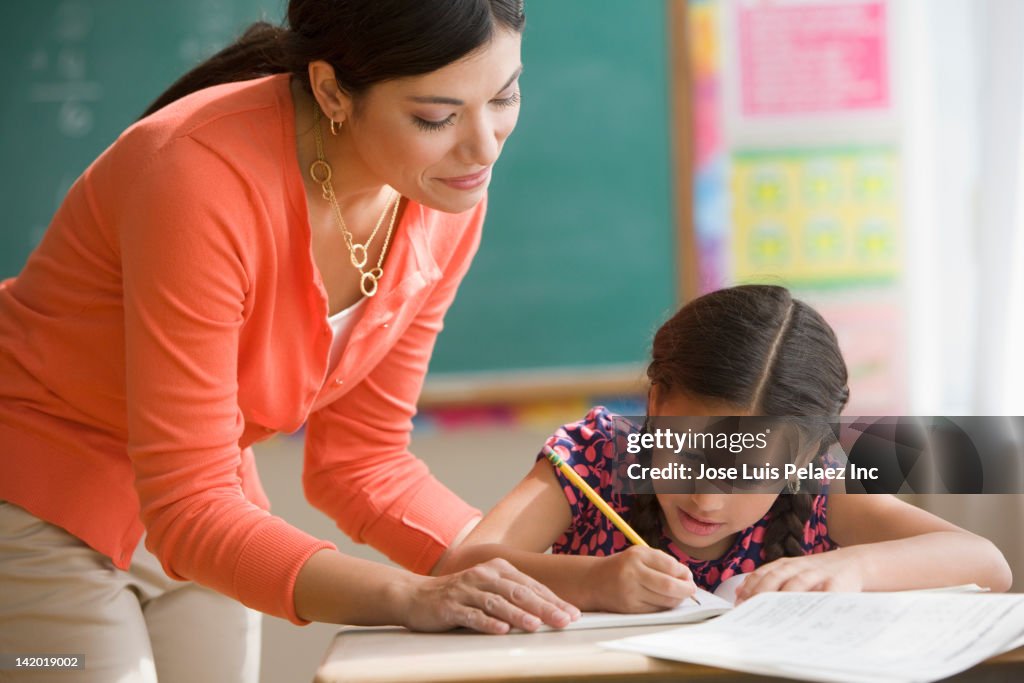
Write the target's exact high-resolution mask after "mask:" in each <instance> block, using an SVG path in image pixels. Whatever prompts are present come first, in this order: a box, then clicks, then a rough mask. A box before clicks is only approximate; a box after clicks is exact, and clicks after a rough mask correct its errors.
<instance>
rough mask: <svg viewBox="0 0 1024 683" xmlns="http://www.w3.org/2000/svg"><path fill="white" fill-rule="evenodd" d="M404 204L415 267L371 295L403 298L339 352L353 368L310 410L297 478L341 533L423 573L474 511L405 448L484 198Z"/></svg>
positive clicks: (473, 248)
mask: <svg viewBox="0 0 1024 683" xmlns="http://www.w3.org/2000/svg"><path fill="white" fill-rule="evenodd" d="M406 211H415V212H417V214H418V215H417V216H415V217H413V218H412V221H423V222H424V223H425V224H424V225H419V226H417V228H416V234H415V235H414V234H412V231H411V230H410V231H409V232H408V233H407V234H405V235H404V237H406V240H407V241H406V242H405V243H404V244H403V245H402V246H403V248H404V249H406V250H407V255H406V258H407V259H413V260H414V261H415V263H416V264H418V266H417V267H418V268H419V270H414V269H413V270H411V272H409V273H405V274H404V278H403V280H402V282H401V283H399V286H400V288H399V290H398V291H395V292H388V291H384V292H382V293H381V294H379V295H378V296H384V297H389V300H394V299H395V298H402V299H403V303H402V304H401V305H400V307H399V308H398V309H397V310H394V311H392V313H393V315H391V316H390V317H388V318H386V319H384V318H381V320H380V323H379V324H378V325H376V326H375V329H372V330H371V331H370V332H369V333H368V334H367V335H365V336H363V337H362V338H361V339H358V340H357V339H355V338H353V340H352V341H350V342H349V344H350V345H349V347H348V348H346V354H350V355H351V354H358V359H359V360H358V361H357V362H356V363H355V364H354V365H357V366H359V367H358V368H353V372H355V373H357V374H356V375H354V376H346V377H344V378H342V379H343V381H344V385H343V386H344V387H345V388H348V387H349V386H351V389H349V390H348V391H347V392H342V393H341V394H340V395H339V396H338V397H337V398H335V399H334V400H333V401H331V402H330V403H328V404H327V405H325V406H323V407H321V408H319V409H317V410H315V411H314V412H313V413H312V414H311V415H310V418H309V421H308V423H307V428H306V453H305V465H304V468H303V479H302V481H303V486H304V488H305V493H306V497H307V498H308V499H309V501H310V502H311V503H312V504H313V505H314V506H315V507H317V508H318V509H320V510H321V511H323V512H324V513H325V514H327V515H328V516H329V517H330V518H331V519H333V520H335V522H336V523H337V525H338V527H339V528H340V529H341V530H342V531H344V532H345V534H346V535H348V536H349V537H351V538H353V539H354V540H356V541H358V542H360V543H367V544H369V545H372V546H373V547H374V548H376V549H378V550H380V551H381V552H383V553H384V554H386V555H387V556H388V557H389V558H390V559H391V560H393V561H394V562H396V563H397V564H400V565H401V566H403V567H405V568H407V569H409V570H411V571H414V572H417V573H420V574H426V573H429V572H430V571H431V570H432V568H433V567H434V565H435V564H437V562H438V560H439V559H440V557H441V555H442V554H443V553H444V552H445V550H446V549H447V548H448V547H449V546H450V545H452V544H453V543H454V542H455V540H456V538H457V536H458V535H459V533H460V532H461V531H462V530H463V529H464V528H465V527H466V525H467V524H469V523H471V522H472V521H473V520H475V519H478V518H479V517H480V512H479V511H478V510H476V509H474V508H473V507H471V506H470V505H468V504H466V503H465V502H464V501H463V500H462V499H461V498H459V497H458V496H457V495H456V494H455V493H453V492H452V491H450V490H449V489H448V488H447V487H445V486H444V485H443V484H442V483H441V482H440V481H438V480H437V479H436V478H435V477H434V476H433V475H432V474H431V473H430V471H429V469H428V468H427V466H426V464H425V463H423V462H422V461H421V460H420V459H418V458H417V457H416V456H415V455H414V454H413V453H412V452H410V448H409V447H410V438H411V432H412V417H413V415H414V414H415V412H416V403H417V401H418V399H419V395H420V391H421V389H422V386H423V379H424V376H425V375H426V371H427V366H428V363H429V361H430V356H431V353H432V351H433V348H434V342H435V339H436V337H437V335H438V333H439V332H440V330H441V328H442V325H443V320H444V316H445V313H446V311H447V310H448V308H449V306H450V305H451V303H452V300H453V299H454V298H455V295H456V292H457V291H458V287H459V284H460V282H461V281H462V278H463V276H464V275H465V273H466V271H467V270H468V268H469V266H470V263H471V262H472V259H473V255H474V253H475V252H476V249H477V246H478V244H479V240H480V232H481V224H482V222H483V218H484V213H485V203H484V202H481V203H480V205H479V206H478V207H477V208H476V209H474V210H473V211H471V212H467V213H466V214H458V215H448V214H441V213H439V212H430V211H426V210H424V211H423V212H422V213H421V211H420V208H419V207H418V206H417V205H415V204H412V203H410V204H409V205H408V206H407V208H406ZM403 222H406V221H405V219H404V218H403ZM410 227H411V226H410ZM426 241H429V245H428V244H426V243H424V242H426ZM428 247H429V249H428ZM396 248H397V247H396ZM420 253H427V257H423V256H419V255H418V254H420ZM394 255H395V252H392V256H394ZM431 259H432V260H431ZM425 261H429V264H425V263H424V262H425ZM435 262H436V265H434V263H435ZM438 267H440V268H441V270H442V271H443V272H441V273H438V272H437V268H438ZM389 273H391V271H389ZM392 274H393V275H394V276H395V277H398V276H399V275H400V273H397V272H394V273H392ZM437 277H440V280H437V281H436V282H429V279H430V278H437ZM410 318H411V319H410ZM360 324H367V321H366V320H365V319H364V320H362V321H360ZM388 346H390V348H387V347H388ZM352 358H356V356H352ZM367 367H369V368H371V369H369V370H368V374H365V375H363V376H359V374H358V373H359V372H360V370H361V371H362V372H363V373H366V372H367ZM338 390H339V391H340V388H339V389H338ZM328 391H330V389H328Z"/></svg>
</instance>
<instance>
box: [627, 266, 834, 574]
mask: <svg viewBox="0 0 1024 683" xmlns="http://www.w3.org/2000/svg"><path fill="white" fill-rule="evenodd" d="M647 377H648V379H650V381H651V384H652V385H657V386H658V387H659V391H661V392H662V394H663V395H668V394H671V393H672V392H682V393H685V394H688V395H690V396H693V397H697V398H701V399H707V400H714V401H717V402H721V403H726V404H728V405H731V406H735V407H736V408H737V409H738V410H742V411H743V412H748V413H750V414H754V415H766V416H827V417H833V416H836V415H838V414H839V413H840V412H842V410H843V408H844V407H845V406H846V403H847V401H848V400H849V396H850V390H849V387H848V386H847V371H846V363H845V362H844V361H843V357H842V354H841V353H840V350H839V344H838V342H837V341H836V336H835V333H834V332H833V331H832V328H831V327H829V325H828V323H826V322H825V320H824V318H822V317H821V315H820V314H819V313H818V312H817V311H815V310H814V309H813V308H811V307H810V306H808V305H807V304H805V303H804V302H802V301H800V300H798V299H794V298H793V297H792V296H791V295H790V293H789V291H788V290H787V289H785V288H784V287H778V286H774V285H741V286H738V287H730V288H727V289H721V290H718V291H715V292H711V293H710V294H705V295H704V296H702V297H699V298H697V299H694V300H693V301H691V302H690V303H688V304H687V305H685V306H684V307H683V308H682V309H680V310H679V312H677V313H676V314H675V315H674V316H672V317H671V318H670V319H669V320H668V321H667V322H666V323H665V324H664V325H662V326H661V328H659V329H658V331H657V333H656V334H655V335H654V343H653V348H652V353H651V363H650V365H648V367H647ZM801 429H802V430H804V431H805V432H806V433H805V434H803V435H802V436H804V437H806V438H807V439H808V440H809V441H810V443H812V444H814V446H815V450H814V452H815V456H814V457H815V458H818V457H821V456H822V455H823V454H824V453H825V452H826V451H827V450H828V447H829V445H830V444H831V432H830V430H829V427H828V425H827V424H821V425H820V426H809V425H802V426H801ZM812 503H813V495H812V494H810V493H806V492H803V493H800V492H797V493H789V494H786V495H780V496H778V497H777V498H776V500H775V502H774V504H773V505H772V507H771V509H770V511H769V513H770V521H769V523H768V526H767V528H766V529H765V540H764V552H765V559H766V560H767V561H768V562H771V561H772V560H775V559H778V558H780V557H793V556H798V555H802V554H803V549H802V546H801V541H802V540H803V531H804V526H805V525H806V523H807V520H808V519H809V518H810V514H811V506H812ZM661 517H662V513H661V506H660V505H659V504H658V501H657V497H656V496H655V495H654V494H640V495H637V496H636V499H635V501H634V505H633V507H632V510H631V514H630V524H631V525H632V526H633V528H634V529H636V531H637V533H638V534H640V535H641V536H642V537H643V538H644V540H645V541H647V542H648V543H650V544H651V545H653V546H658V545H659V544H660V537H661V525H662V520H661Z"/></svg>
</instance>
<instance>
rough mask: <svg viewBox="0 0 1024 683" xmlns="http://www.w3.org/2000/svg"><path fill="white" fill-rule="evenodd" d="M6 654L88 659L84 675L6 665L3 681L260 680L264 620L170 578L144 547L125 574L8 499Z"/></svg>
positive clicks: (1, 572)
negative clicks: (261, 638) (16, 667)
mask: <svg viewBox="0 0 1024 683" xmlns="http://www.w3.org/2000/svg"><path fill="white" fill-rule="evenodd" d="M0 654H4V655H32V654H37V655H38V654H45V655H83V656H84V667H83V668H82V669H77V670H53V669H50V670H40V671H34V672H33V671H27V670H24V669H12V668H10V667H7V668H5V669H3V670H0V681H60V682H61V683H63V682H68V683H72V682H74V683H79V682H81V683H93V682H96V683H99V682H103V683H108V682H117V683H142V682H145V683H156V682H157V681H159V683H185V682H186V681H187V682H194V683H202V682H204V681H238V682H240V683H241V682H245V683H256V681H257V680H258V679H259V660H260V614H259V613H258V612H255V611H253V610H250V609H248V608H247V607H245V606H244V605H242V604H241V603H239V602H236V601H234V600H232V599H231V598H228V597H226V596H223V595H221V594H219V593H217V592H215V591H212V590H210V589H208V588H204V587H202V586H200V585H198V584H195V583H192V582H181V581H174V580H172V579H170V578H169V577H168V576H167V575H166V574H165V573H164V572H163V569H161V567H160V563H159V561H157V559H156V558H155V557H154V556H153V555H152V554H151V553H150V552H149V551H147V550H146V549H145V547H143V544H142V543H140V544H139V548H138V549H137V550H136V551H135V555H134V557H133V558H132V564H131V567H130V568H129V570H128V571H121V570H120V569H117V568H115V567H114V566H113V564H112V563H111V561H110V559H109V558H107V557H104V556H103V555H101V554H100V553H98V552H96V551H95V550H93V549H91V548H89V547H88V546H87V545H85V544H84V543H83V542H82V541H80V540H79V539H78V538H76V537H74V536H72V535H71V534H69V533H67V532H66V531H64V530H63V529H60V528H59V527H56V526H54V525H52V524H49V523H47V522H44V521H43V520H41V519H39V518H38V517H35V516H34V515H32V514H30V513H28V512H26V511H25V510H24V509H22V508H20V507H18V506H16V505H13V504H11V503H6V502H3V501H0Z"/></svg>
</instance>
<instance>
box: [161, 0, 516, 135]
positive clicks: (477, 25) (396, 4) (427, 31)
mask: <svg viewBox="0 0 1024 683" xmlns="http://www.w3.org/2000/svg"><path fill="white" fill-rule="evenodd" d="M525 22H526V15H525V14H524V12H523V2H522V0H291V1H290V2H289V3H288V18H287V22H286V25H285V26H274V25H272V24H269V23H267V22H258V23H255V24H253V25H251V26H250V27H249V28H248V29H247V30H246V31H245V33H243V34H242V36H241V37H240V38H239V39H238V40H237V41H236V42H234V43H233V44H231V45H229V46H228V47H226V48H224V49H223V50H221V51H220V52H218V53H217V54H215V55H213V56H212V57H210V58H209V59H207V60H206V61H205V62H203V63H201V64H200V65H199V66H197V67H195V68H194V69H192V70H191V71H189V72H188V73H186V74H185V75H184V76H182V77H181V78H179V79H178V80H177V81H175V82H174V84H173V85H171V87H170V88H168V89H167V91H166V92H164V93H163V94H162V95H160V96H159V97H157V98H156V99H155V100H154V101H153V103H152V104H150V105H149V107H148V108H147V109H146V111H145V112H144V113H143V115H142V116H143V117H146V116H149V115H150V114H152V113H153V112H155V111H157V110H158V109H161V108H163V107H164V106H166V105H168V104H170V103H171V102H174V101H175V100H177V99H180V98H182V97H184V96H185V95H188V94H190V93H193V92H195V91H197V90H201V89H202V88H207V87H210V86H212V85H219V84H221V83H232V82H234V81H244V80H247V79H250V78H258V77H260V76H269V75H271V74H277V73H292V74H294V75H295V76H297V77H298V78H299V81H300V82H301V83H303V84H304V85H305V86H306V88H307V89H308V88H309V81H308V78H307V77H306V76H307V72H306V68H307V66H308V65H309V63H310V62H312V61H315V60H319V59H322V60H324V61H326V62H328V63H329V64H330V65H331V66H333V67H334V71H335V74H336V75H337V80H338V84H339V85H340V86H341V88H342V89H343V90H344V91H345V92H346V93H348V94H349V95H351V96H353V97H357V96H358V95H359V94H360V93H362V92H365V91H366V89H367V88H369V87H370V86H372V85H373V84H374V83H379V82H381V81H386V80H389V79H393V78H402V77H403V76H417V75H420V74H425V73H428V72H431V71H434V70H436V69H439V68H441V67H443V66H445V65H447V64H451V63H452V62H454V61H457V60H459V59H461V58H462V57H464V56H466V55H468V54H470V53H471V52H473V51H474V50H477V49H479V48H480V47H482V46H483V45H485V44H486V43H487V42H488V41H489V40H490V39H491V37H492V36H493V35H494V33H495V29H496V28H503V29H505V30H511V31H515V32H517V33H518V32H520V31H522V29H523V25H524V23H525Z"/></svg>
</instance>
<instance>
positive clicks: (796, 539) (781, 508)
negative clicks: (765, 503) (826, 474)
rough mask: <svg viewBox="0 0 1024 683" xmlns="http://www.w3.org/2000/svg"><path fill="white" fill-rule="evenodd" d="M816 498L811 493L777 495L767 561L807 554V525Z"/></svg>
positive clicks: (767, 539)
mask: <svg viewBox="0 0 1024 683" xmlns="http://www.w3.org/2000/svg"><path fill="white" fill-rule="evenodd" d="M813 502H814V496H813V495H811V494H810V493H783V494H781V495H779V497H778V498H776V499H775V503H774V504H773V505H772V507H771V520H770V521H769V522H768V527H767V528H766V529H765V533H764V559H765V562H772V561H774V560H777V559H779V558H780V557H799V556H801V555H803V554H804V549H803V540H804V528H805V527H806V526H807V520H809V519H810V518H811V505H812V504H813Z"/></svg>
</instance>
